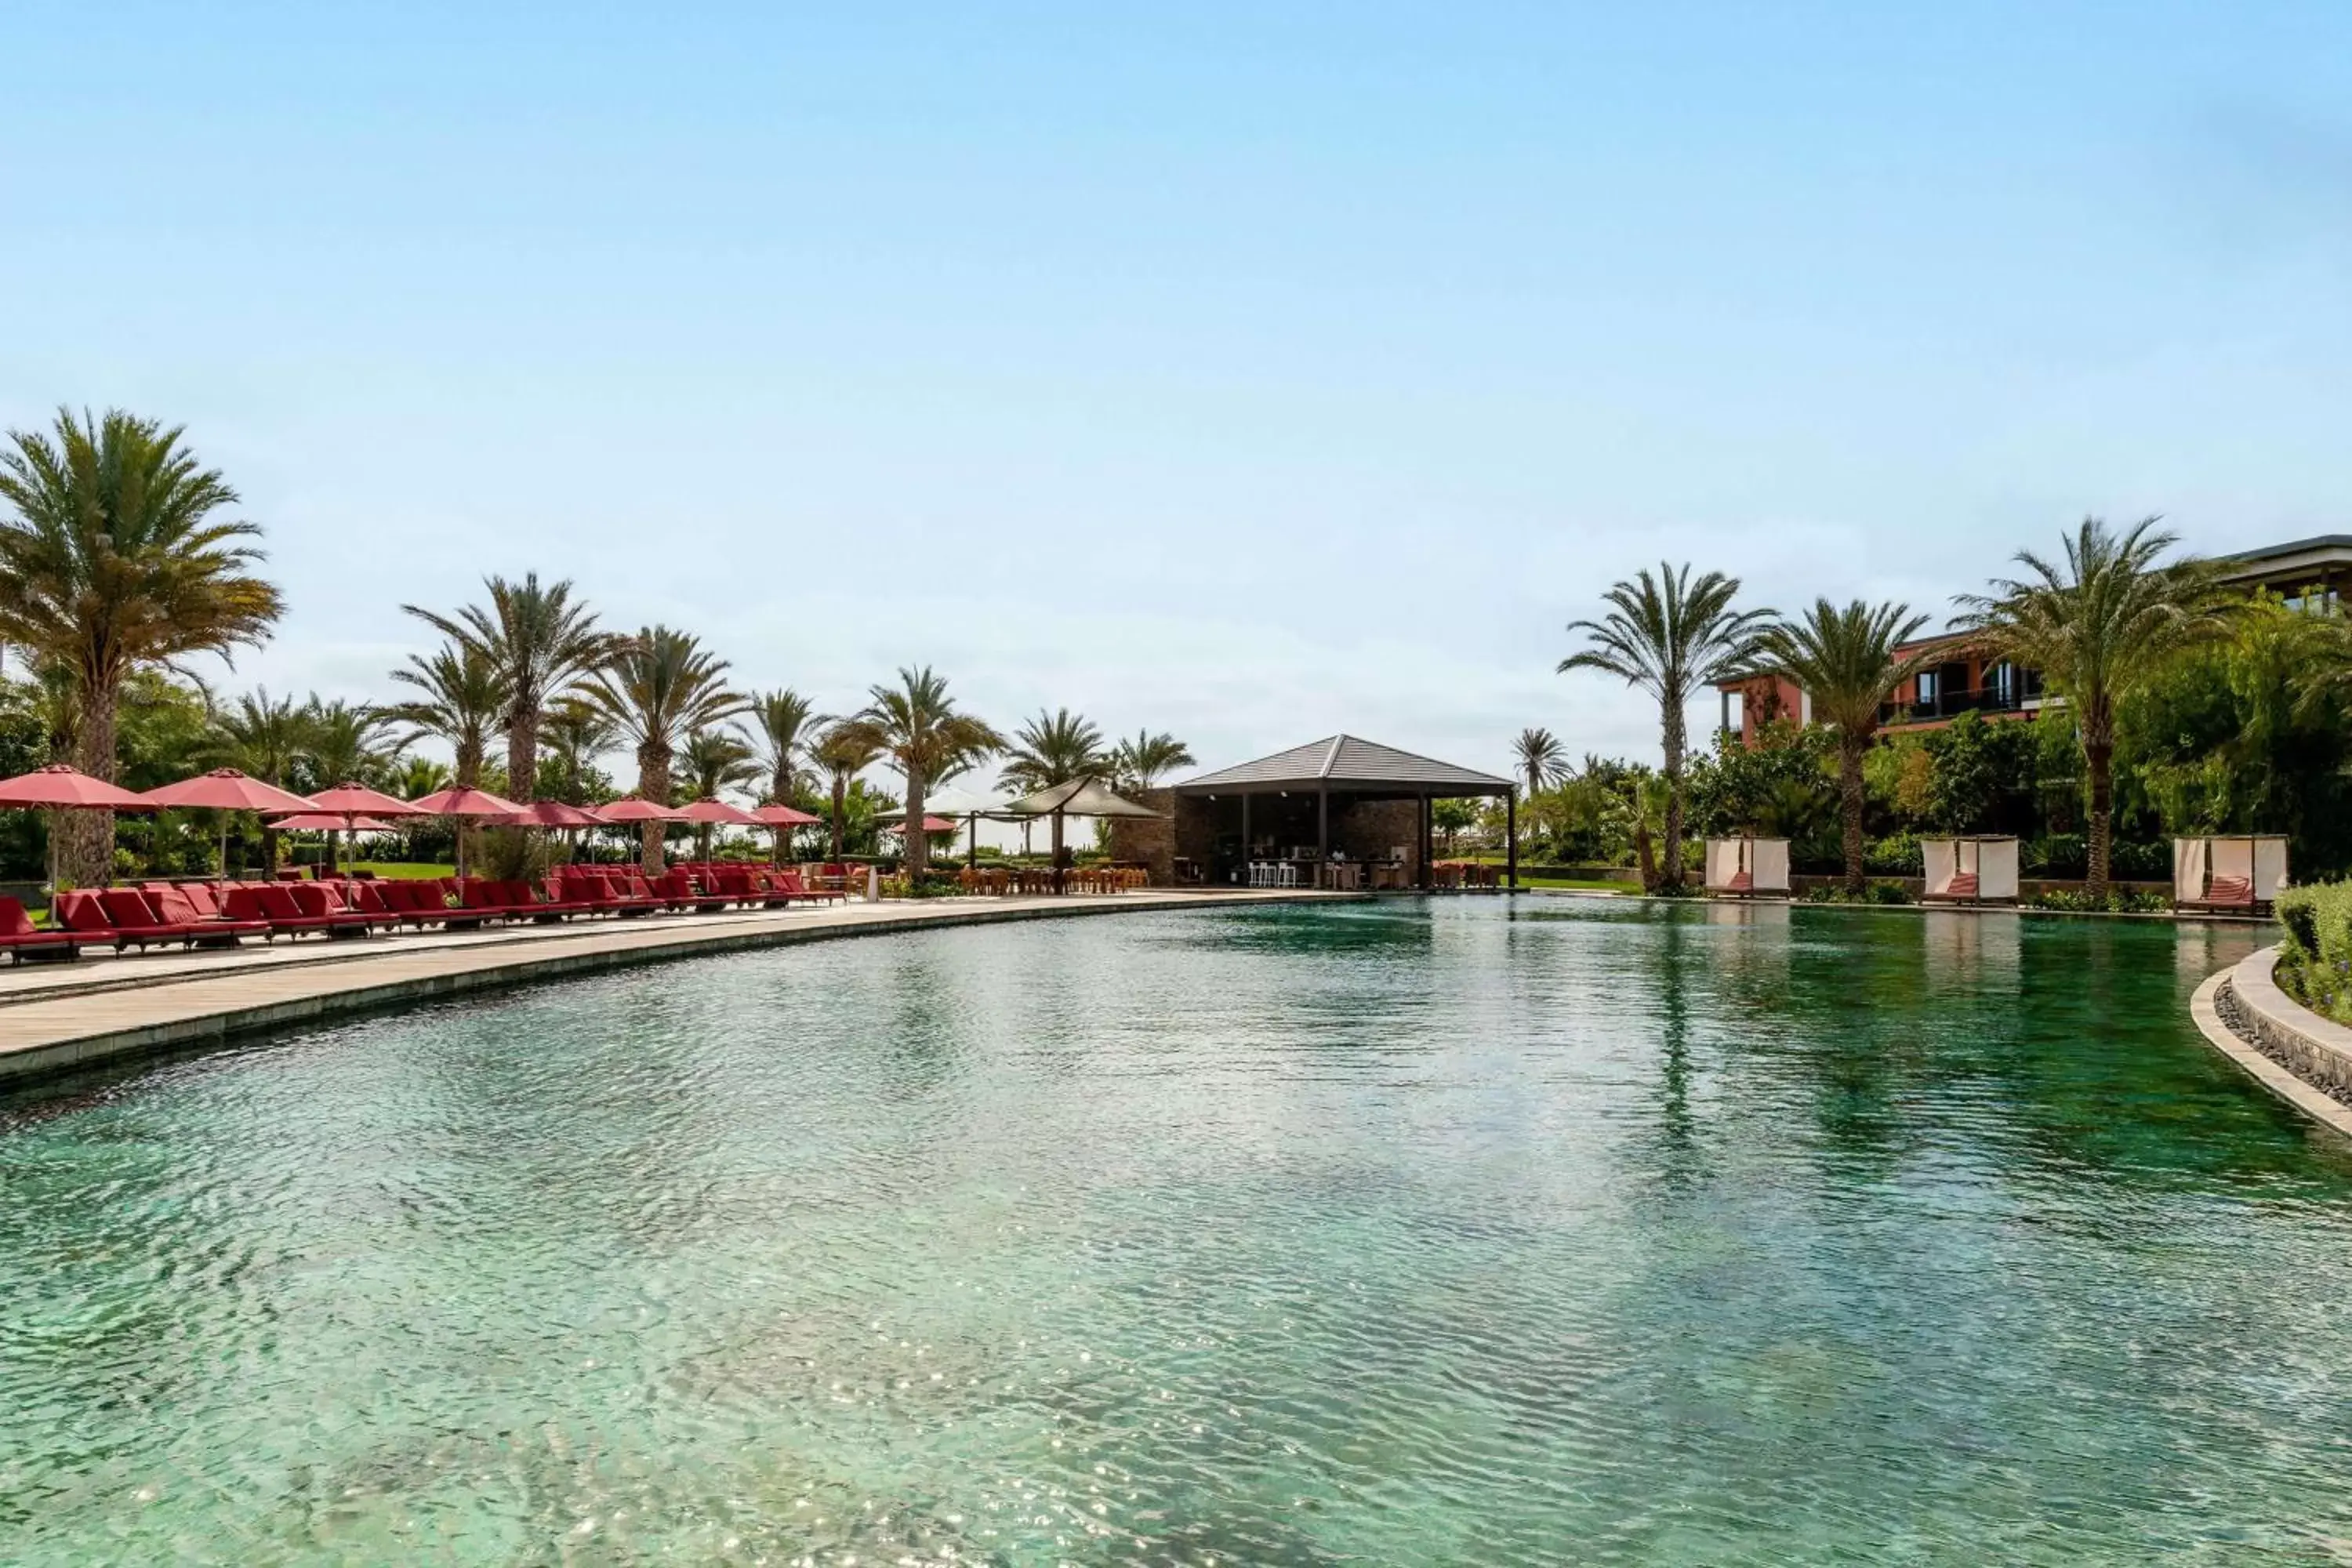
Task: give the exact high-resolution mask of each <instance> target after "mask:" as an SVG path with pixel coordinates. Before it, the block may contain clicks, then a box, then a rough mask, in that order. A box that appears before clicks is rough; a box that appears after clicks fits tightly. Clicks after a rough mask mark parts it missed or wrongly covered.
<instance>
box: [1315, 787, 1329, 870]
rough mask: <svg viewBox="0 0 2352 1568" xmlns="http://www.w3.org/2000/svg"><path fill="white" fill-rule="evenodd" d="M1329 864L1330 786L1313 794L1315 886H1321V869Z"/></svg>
mask: <svg viewBox="0 0 2352 1568" xmlns="http://www.w3.org/2000/svg"><path fill="white" fill-rule="evenodd" d="M1330 863H1331V786H1330V785H1329V784H1325V785H1324V786H1323V787H1322V788H1321V789H1318V790H1317V791H1316V792H1315V885H1316V886H1317V887H1318V888H1319V887H1321V886H1322V885H1323V878H1324V874H1325V873H1324V870H1323V868H1324V867H1326V866H1328V865H1329V864H1330Z"/></svg>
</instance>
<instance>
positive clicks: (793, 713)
mask: <svg viewBox="0 0 2352 1568" xmlns="http://www.w3.org/2000/svg"><path fill="white" fill-rule="evenodd" d="M751 721H752V722H753V723H754V724H756V725H757V726H758V727H759V731H760V741H761V751H760V763H761V769H762V770H763V771H764V772H765V773H766V775H767V794H768V798H769V799H770V800H771V801H773V802H774V803H775V804H776V805H792V803H793V785H795V784H798V783H799V782H800V779H801V764H802V763H803V761H804V760H805V759H806V758H807V756H808V754H809V752H810V749H811V748H812V747H813V746H814V744H815V742H816V710H815V709H814V707H813V706H811V704H810V702H809V700H808V699H807V698H805V697H803V696H802V695H801V694H800V693H799V692H797V691H794V690H793V689H791V688H790V687H786V688H785V689H782V690H781V691H766V692H762V693H761V694H760V695H759V696H758V697H756V698H754V699H752V701H751Z"/></svg>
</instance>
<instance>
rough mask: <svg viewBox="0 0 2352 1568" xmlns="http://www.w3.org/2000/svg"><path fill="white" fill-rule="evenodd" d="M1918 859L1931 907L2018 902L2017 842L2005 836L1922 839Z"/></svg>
mask: <svg viewBox="0 0 2352 1568" xmlns="http://www.w3.org/2000/svg"><path fill="white" fill-rule="evenodd" d="M1919 858H1920V860H1921V861H1922V862H1923V864H1924V867H1925V869H1926V870H1927V886H1926V888H1925V889H1924V890H1923V891H1922V892H1921V893H1920V895H1919V897H1920V899H1921V900H1922V901H1923V902H1927V903H1931V904H2013V903H2015V902H2017V840H2016V839H2014V838H2011V837H2005V836H1990V837H1966V838H1922V839H1921V840H1919Z"/></svg>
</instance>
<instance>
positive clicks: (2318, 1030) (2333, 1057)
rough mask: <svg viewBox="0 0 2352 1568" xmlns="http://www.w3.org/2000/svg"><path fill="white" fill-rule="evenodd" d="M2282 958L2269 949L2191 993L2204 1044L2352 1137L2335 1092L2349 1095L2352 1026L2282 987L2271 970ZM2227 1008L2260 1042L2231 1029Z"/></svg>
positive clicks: (2351, 1121) (2349, 1111) (2351, 1118)
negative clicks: (2324, 1014) (2325, 1014)
mask: <svg viewBox="0 0 2352 1568" xmlns="http://www.w3.org/2000/svg"><path fill="white" fill-rule="evenodd" d="M2278 956H2279V950H2278V949H2277V948H2275V947H2266V948H2263V949H2262V950H2261V951H2259V952H2255V953H2253V954H2252V955H2250V956H2249V957H2247V958H2244V959H2242V960H2240V961H2239V962H2238V963H2235V964H2233V965H2231V967H2230V968H2228V969H2224V970H2222V971H2221V972H2220V973H2217V974H2212V975H2209V976H2208V977H2207V978H2206V981H2205V984H2202V985H2200V986H2199V987H2198V988H2197V994H2195V995H2194V996H2192V997H2190V998H2189V1016H2190V1017H2191V1018H2193V1019H2195V1020H2196V1024H2197V1029H2198V1032H2199V1033H2200V1034H2201V1035H2203V1036H2204V1037H2205V1040H2206V1043H2207V1044H2209V1045H2210V1046H2211V1047H2213V1048H2214V1049H2215V1050H2217V1051H2220V1052H2221V1054H2222V1055H2223V1056H2225V1057H2227V1058H2230V1059H2231V1061H2233V1062H2235V1063H2237V1065H2238V1066H2239V1067H2240V1068H2243V1069H2244V1070H2245V1072H2246V1074H2247V1075H2248V1076H2249V1077H2251V1078H2252V1079H2254V1081H2256V1082H2257V1083H2260V1084H2261V1085H2262V1086H2263V1088H2265V1089H2269V1090H2270V1091H2271V1092H2272V1093H2273V1094H2275V1095H2277V1096H2278V1097H2279V1098H2280V1099H2281V1100H2285V1101H2286V1102H2287V1103H2288V1104H2289V1105H2292V1106H2294V1108H2295V1109H2296V1110H2300V1111H2302V1112H2303V1113H2304V1114H2305V1115H2306V1116H2308V1117H2310V1118H2311V1119H2312V1120H2313V1121H2316V1122H2318V1123H2319V1124H2320V1125H2321V1126H2323V1127H2326V1128H2327V1129H2329V1130H2330V1131H2334V1132H2336V1133H2338V1134H2340V1135H2342V1136H2344V1137H2346V1138H2352V1105H2347V1104H2346V1103H2345V1102H2344V1101H2343V1100H2338V1099H2337V1098H2336V1094H2339V1093H2340V1094H2352V1029H2347V1028H2346V1027H2345V1026H2343V1025H2341V1024H2338V1023H2336V1022H2334V1021H2333V1020H2331V1019H2327V1018H2323V1017H2321V1016H2319V1015H2318V1014H2316V1013H2315V1012H2313V1011H2311V1009H2309V1008H2308V1007H2305V1005H2303V1004H2301V1003H2300V1002H2297V1001H2296V1000H2295V999H2294V997H2292V996H2289V995H2288V994H2286V993H2285V992H2284V991H2283V990H2281V989H2280V988H2279V984H2278V981H2277V979H2276V978H2275V976H2274V974H2273V971H2275V970H2276V968H2277V967H2278ZM2224 1008H2229V1009H2231V1010H2233V1011H2235V1012H2237V1013H2238V1014H2240V1015H2241V1016H2242V1018H2243V1020H2244V1022H2245V1024H2246V1026H2247V1027H2248V1028H2249V1029H2251V1030H2252V1032H2253V1034H2254V1035H2255V1036H2256V1037H2257V1038H2258V1039H2259V1040H2260V1041H2261V1044H2260V1045H2257V1044H2256V1043H2255V1042H2254V1041H2252V1040H2248V1039H2246V1038H2245V1037H2242V1035H2240V1034H2239V1033H2238V1031H2237V1030H2236V1029H2233V1028H2231V1026H2230V1020H2229V1019H2228V1018H2226V1017H2224V1016H2223V1009H2224ZM2263 1047H2268V1049H2264V1048H2263ZM2281 1058H2284V1059H2281ZM2330 1089H2334V1090H2335V1091H2336V1092H2335V1093H2331V1092H2329V1090H2330Z"/></svg>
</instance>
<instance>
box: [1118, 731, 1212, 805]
mask: <svg viewBox="0 0 2352 1568" xmlns="http://www.w3.org/2000/svg"><path fill="white" fill-rule="evenodd" d="M1191 766H1192V748H1191V747H1189V746H1187V745H1186V744H1184V742H1181V741H1180V740H1178V739H1177V738H1176V737H1175V736H1173V735H1171V734H1170V733H1168V731H1165V730H1163V731H1160V733H1159V734H1157V735H1155V734H1153V733H1152V732H1151V731H1149V730H1139V731H1136V733H1135V739H1133V740H1131V741H1121V742H1119V743H1118V745H1117V746H1115V747H1113V748H1112V749H1111V753H1110V773H1111V776H1112V777H1113V778H1115V779H1117V780H1118V782H1119V785H1120V787H1121V788H1124V789H1136V790H1146V789H1150V787H1151V786H1152V785H1153V784H1156V783H1158V782H1159V781H1160V778H1161V777H1163V776H1164V775H1166V774H1168V773H1174V772H1175V771H1176V770H1177V769H1178V768H1189V767H1191Z"/></svg>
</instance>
